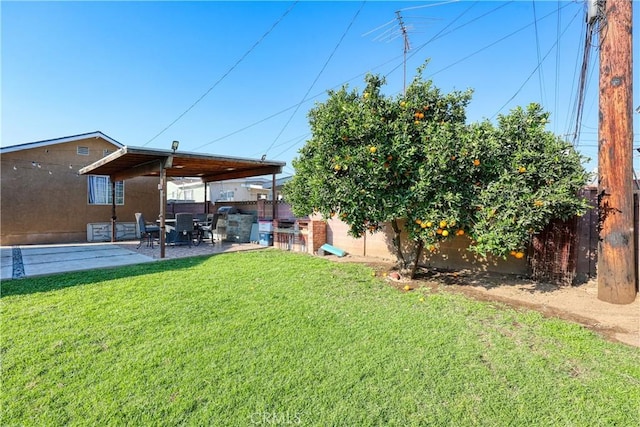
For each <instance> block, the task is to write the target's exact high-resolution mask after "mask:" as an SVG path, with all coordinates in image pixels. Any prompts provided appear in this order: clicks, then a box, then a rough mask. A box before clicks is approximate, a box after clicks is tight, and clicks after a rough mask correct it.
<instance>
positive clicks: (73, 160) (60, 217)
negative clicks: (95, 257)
mask: <svg viewBox="0 0 640 427" xmlns="http://www.w3.org/2000/svg"><path fill="white" fill-rule="evenodd" d="M78 146H81V147H87V148H88V149H89V151H88V155H79V154H78V150H77V147H78ZM116 149H117V147H115V146H114V145H113V144H111V143H109V142H108V141H105V140H104V139H102V138H89V139H82V140H76V141H73V142H65V143H59V144H54V145H48V146H45V147H38V148H31V149H24V150H19V151H14V152H9V153H4V154H3V155H2V158H1V161H2V164H1V170H0V244H2V245H5V246H6V245H16V244H40V243H69V242H85V241H87V223H95V222H109V221H110V220H111V205H89V202H88V189H87V188H88V186H87V180H88V177H87V176H85V175H78V170H79V169H80V168H82V167H84V166H87V165H89V164H91V163H93V162H95V161H97V160H99V159H101V158H102V157H103V156H104V154H105V152H104V150H108V151H109V152H113V151H115V150H116ZM157 181H158V180H157V178H146V177H143V178H135V179H131V180H127V181H125V184H124V203H125V204H124V205H118V206H117V207H116V215H117V217H118V221H122V222H133V221H134V220H135V218H134V213H135V212H143V214H144V215H145V217H146V218H147V219H148V220H154V219H155V218H157V216H158V212H159V210H160V195H159V192H158V182H157Z"/></svg>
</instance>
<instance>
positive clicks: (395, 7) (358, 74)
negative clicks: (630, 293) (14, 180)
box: [0, 0, 640, 174]
mask: <svg viewBox="0 0 640 427" xmlns="http://www.w3.org/2000/svg"><path fill="white" fill-rule="evenodd" d="M585 9H586V6H585V4H584V2H583V1H540V0H536V1H535V2H534V1H512V2H492V1H477V2H474V1H451V2H450V1H446V0H441V1H432V2H428V1H411V2H403V1H398V2H379V1H370V2H359V1H343V2H308V1H300V2H297V3H295V2H285V1H278V2H242V1H238V2H213V1H211V2H209V1H203V2H119V1H112V2H7V1H3V2H2V3H1V4H0V13H1V24H2V71H1V72H2V141H1V144H2V146H7V145H14V144H20V143H25V142H32V141H38V140H44V139H51V138H57V137H63V136H68V135H74V134H79V133H85V132H92V131H95V130H100V131H102V132H104V133H105V134H107V135H109V136H110V137H112V138H114V139H116V140H117V141H119V142H121V143H123V144H126V145H131V146H146V147H151V148H167V149H168V148H169V147H170V145H171V141H173V140H179V141H180V150H184V151H193V152H203V153H211V154H219V155H230V156H239V157H252V158H254V157H255V158H259V157H260V156H261V155H262V154H265V153H266V154H267V157H268V158H270V159H272V160H283V161H286V162H287V167H286V168H285V171H284V172H285V174H291V173H293V169H292V168H291V159H292V158H293V157H295V155H296V152H297V150H298V149H300V148H301V147H302V146H303V144H304V142H305V140H306V139H307V138H309V136H310V134H309V127H308V122H307V112H308V111H309V109H310V108H312V107H313V105H314V102H321V101H322V100H324V99H326V90H327V89H331V88H339V87H340V86H342V85H343V84H348V85H349V87H351V88H359V89H361V88H362V87H363V86H364V83H363V79H364V75H365V74H366V73H368V72H370V73H374V74H381V75H384V76H386V79H387V85H386V89H385V92H386V93H387V94H389V95H395V94H398V93H401V92H402V87H403V40H402V37H400V36H399V28H400V24H399V22H398V21H397V19H396V17H397V15H396V11H400V16H401V17H402V19H403V22H404V24H405V26H406V28H407V30H408V31H407V34H408V40H409V44H410V50H409V51H408V53H407V64H406V69H407V81H410V80H411V78H412V77H413V76H414V75H415V70H416V68H417V67H419V66H420V65H421V64H423V63H424V61H425V60H427V59H429V60H430V62H429V65H428V67H427V69H426V71H425V76H426V77H428V78H431V79H432V80H433V81H434V83H435V85H436V86H438V87H440V88H441V89H442V90H444V91H450V90H454V89H460V90H463V89H467V88H472V89H474V96H473V99H472V102H471V104H470V106H469V109H468V120H469V121H478V120H482V119H485V118H487V119H494V118H495V117H496V115H497V114H500V113H505V114H506V113H508V112H509V110H510V109H511V108H513V107H515V106H518V105H521V106H526V105H527V104H529V103H530V102H539V103H541V104H542V105H543V107H544V108H545V109H546V110H547V111H549V112H551V123H550V125H549V129H550V130H552V131H554V132H555V133H557V134H560V135H562V134H566V133H569V132H573V129H574V127H575V115H574V113H573V110H574V105H575V100H576V93H577V80H578V69H579V67H580V62H581V59H582V58H581V51H582V46H583V43H584V41H583V40H584V32H585ZM633 9H634V24H637V23H638V19H639V18H640V2H634V6H633ZM634 30H635V28H634ZM637 33H638V31H635V36H634V52H633V53H634V57H636V58H638V57H640V56H639V55H638V52H639V45H640V42H638V39H637ZM591 54H592V61H591V62H590V65H589V68H588V69H589V71H590V78H589V79H588V82H587V92H586V100H585V104H584V105H585V107H584V115H583V120H582V125H583V126H582V127H581V137H580V140H579V141H578V144H577V145H578V147H579V149H580V150H581V151H582V152H583V153H584V154H585V155H586V156H589V157H591V158H592V162H591V163H589V164H588V165H587V167H588V169H592V168H593V167H594V166H595V165H596V158H597V157H596V154H597V127H598V123H597V109H598V100H597V94H598V90H597V85H598V78H597V70H598V67H597V55H598V52H597V50H592V52H591ZM638 73H639V70H638V67H636V69H635V70H634V77H633V82H634V84H635V87H636V88H637V87H640V80H639V79H638ZM633 105H634V108H635V107H636V106H640V98H639V96H638V90H636V91H635V94H634V102H633ZM639 121H640V114H634V131H635V134H636V136H635V137H634V147H640V136H639V134H640V128H639V125H638V122H639ZM635 153H636V154H635V155H634V167H635V169H636V171H639V172H640V154H638V153H637V152H635Z"/></svg>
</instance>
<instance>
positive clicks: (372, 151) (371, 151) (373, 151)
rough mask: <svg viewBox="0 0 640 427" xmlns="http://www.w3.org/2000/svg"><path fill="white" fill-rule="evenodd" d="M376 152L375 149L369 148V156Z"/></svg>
mask: <svg viewBox="0 0 640 427" xmlns="http://www.w3.org/2000/svg"><path fill="white" fill-rule="evenodd" d="M376 151H378V149H377V148H376V147H373V146H371V147H369V152H370V153H371V154H374V153H375V152H376Z"/></svg>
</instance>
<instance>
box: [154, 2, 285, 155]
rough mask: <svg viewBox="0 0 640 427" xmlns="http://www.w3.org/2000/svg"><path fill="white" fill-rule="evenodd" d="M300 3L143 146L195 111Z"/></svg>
mask: <svg viewBox="0 0 640 427" xmlns="http://www.w3.org/2000/svg"><path fill="white" fill-rule="evenodd" d="M297 3H298V0H296V1H294V2H293V4H292V5H291V6H290V7H289V9H287V10H286V11H285V12H284V13H283V14H282V16H280V18H278V19H277V20H276V21H275V22H274V23H273V25H272V26H271V28H269V29H268V30H267V31H266V32H265V33H264V34H263V35H262V37H260V38H259V39H258V41H257V42H255V43H254V44H253V46H251V47H250V48H249V50H247V51H246V52H245V53H244V55H242V56H241V57H240V59H238V60H237V61H236V63H235V64H233V65H232V66H231V68H229V69H228V70H227V72H226V73H224V74H223V75H222V77H220V78H219V79H218V81H216V82H215V83H214V84H213V86H211V87H210V88H209V89H207V91H206V92H205V93H203V94H202V95H201V96H200V98H198V99H196V101H195V102H194V103H193V104H191V105H190V106H189V108H187V109H186V110H185V111H184V112H182V114H180V115H179V116H178V117H177V118H176V119H175V120H174V121H172V122H171V123H169V125H167V126H166V127H165V128H164V129H162V130H161V131H160V132H158V133H157V134H156V135H155V136H154V137H153V138H151V139H150V140H148V141H147V142H145V143H144V144H142V146H143V147H144V146H146V145H147V144H149V143H150V142H151V141H153V140H155V139H156V138H157V137H159V136H160V135H162V134H163V133H164V132H166V131H167V129H169V128H170V127H171V126H173V125H174V124H176V122H178V120H180V119H181V118H182V117H184V116H185V115H186V114H187V113H188V112H189V111H191V110H192V109H193V107H195V106H196V105H198V103H200V101H202V100H203V99H204V98H205V97H206V96H207V95H209V93H210V92H211V91H212V90H213V89H214V88H215V87H216V86H218V84H219V83H220V82H222V80H224V79H225V78H226V77H227V76H228V75H229V74H230V73H231V72H232V71H233V70H234V69H235V68H236V67H237V66H238V65H239V64H240V63H241V62H242V61H243V60H244V59H245V58H246V57H247V56H248V55H249V54H250V53H251V52H252V51H253V50H254V49H255V48H256V47H258V45H259V44H260V43H262V41H263V40H264V39H265V38H266V37H267V36H268V35H269V34H270V33H271V32H272V31H273V30H274V29H275V28H276V26H277V25H278V24H279V23H280V22H281V21H282V20H283V19H284V17H285V16H287V15H288V14H289V12H291V10H292V9H293V8H294V6H295V5H296V4H297Z"/></svg>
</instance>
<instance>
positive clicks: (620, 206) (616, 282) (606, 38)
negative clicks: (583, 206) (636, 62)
mask: <svg viewBox="0 0 640 427" xmlns="http://www.w3.org/2000/svg"><path fill="white" fill-rule="evenodd" d="M603 3H604V12H603V13H602V14H601V16H600V17H599V23H600V31H599V35H600V85H599V86H600V101H599V108H600V117H599V127H598V209H599V211H598V216H599V234H600V236H599V241H598V299H600V300H602V301H606V302H610V303H614V304H629V303H631V302H633V301H634V300H635V298H636V283H635V282H636V280H635V269H634V263H635V260H634V258H635V256H634V247H633V187H632V180H633V159H632V157H633V119H632V115H633V105H632V75H633V74H632V54H631V52H632V50H631V47H632V46H631V45H632V39H631V23H632V20H631V18H632V4H631V3H632V2H631V0H606V1H605V2H603Z"/></svg>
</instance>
